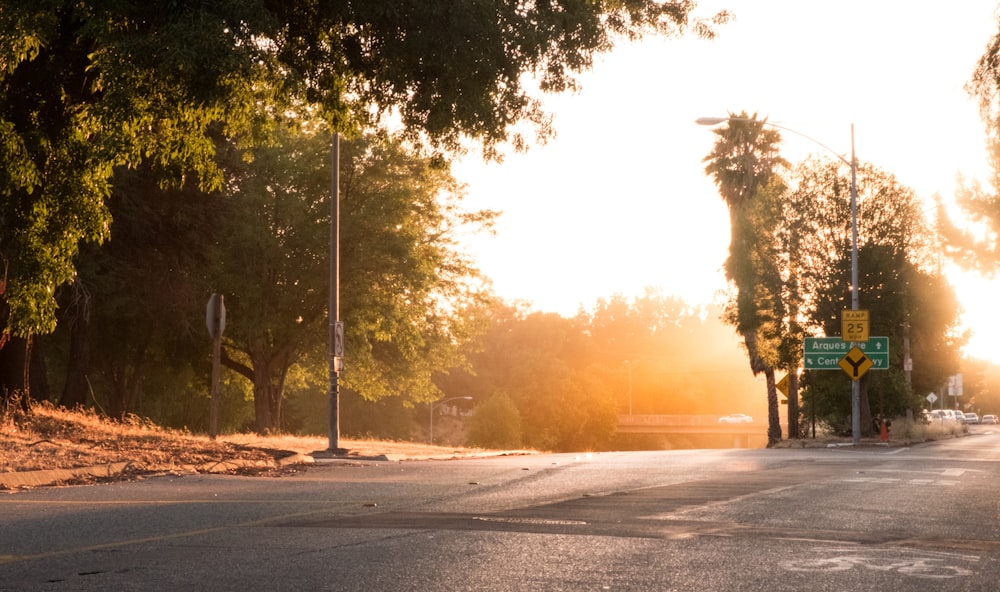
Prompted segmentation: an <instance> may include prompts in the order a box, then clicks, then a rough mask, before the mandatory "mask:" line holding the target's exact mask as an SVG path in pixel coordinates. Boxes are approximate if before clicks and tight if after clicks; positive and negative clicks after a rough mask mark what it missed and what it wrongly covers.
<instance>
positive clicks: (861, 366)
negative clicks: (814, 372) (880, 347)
mask: <svg viewBox="0 0 1000 592" xmlns="http://www.w3.org/2000/svg"><path fill="white" fill-rule="evenodd" d="M874 364H875V363H874V362H872V361H871V359H870V358H869V357H868V356H866V355H865V352H863V351H861V348H859V347H857V346H855V347H852V348H851V349H850V351H848V352H847V355H846V356H844V357H843V358H840V362H838V363H837V365H838V366H840V368H841V369H842V370H843V371H844V372H846V373H847V375H848V376H850V377H851V380H861V377H862V376H864V375H865V373H866V372H868V370H870V369H871V367H872V366H873V365H874Z"/></svg>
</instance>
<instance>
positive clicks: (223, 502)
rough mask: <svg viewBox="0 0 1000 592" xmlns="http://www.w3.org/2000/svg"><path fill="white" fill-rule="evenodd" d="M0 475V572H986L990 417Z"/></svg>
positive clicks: (877, 580) (931, 576)
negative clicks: (694, 437) (193, 470)
mask: <svg viewBox="0 0 1000 592" xmlns="http://www.w3.org/2000/svg"><path fill="white" fill-rule="evenodd" d="M993 427H994V426H982V427H978V428H973V433H972V434H970V435H969V436H968V437H964V438H959V439H955V440H948V441H943V442H937V443H931V444H925V445H920V446H915V447H910V448H881V447H868V448H859V449H853V448H836V449H800V450H789V449H781V450H708V451H705V450H702V451H664V452H629V453H603V454H594V455H586V454H579V455H538V456H514V457H499V458H486V459H469V460H453V461H405V462H345V461H339V460H336V461H329V462H324V463H321V464H319V465H317V466H315V467H312V468H309V469H307V470H305V471H303V472H302V473H299V474H297V475H294V476H286V477H280V478H260V477H248V478H244V477H227V476H201V475H196V476H184V477H156V478H151V479H147V480H144V481H139V482H131V483H120V484H111V485H98V486H88V487H69V488H43V489H37V490H32V491H26V492H19V493H14V494H7V495H0V590H12V591H13V590H17V591H33V590H39V591H53V590H55V591H61V590H84V591H86V590H100V591H111V590H114V591H126V590H143V591H156V590H164V591H167V590H169V591H177V590H212V591H229V590H231V591H238V592H248V591H252V590H297V591H317V590H337V591H353V590H357V591H366V592H369V591H403V590H407V591H409V590H414V591H415V590H429V591H434V590H449V591H450V590H470V591H471V590H475V591H508V590H509V591H524V590H540V591H541V590H544V591H554V590H567V591H570V590H572V591H578V590H650V591H652V590H655V591H668V590H677V591H681V590H699V591H713V590H720V591H722V590H725V591H729V590H734V591H735V590H739V591H741V592H742V591H756V590H760V591H765V590H766V591H768V592H774V591H785V590H787V591H796V592H800V591H802V590H811V591H817V592H824V591H830V592H833V591H838V592H841V591H847V590H850V591H861V590H881V591H885V590H889V591H891V590H919V591H924V590H927V591H938V590H942V591H944V590H964V591H970V590H983V591H987V590H988V591H991V592H992V591H995V590H998V589H1000V501H998V493H1000V487H998V484H1000V429H989V428H993Z"/></svg>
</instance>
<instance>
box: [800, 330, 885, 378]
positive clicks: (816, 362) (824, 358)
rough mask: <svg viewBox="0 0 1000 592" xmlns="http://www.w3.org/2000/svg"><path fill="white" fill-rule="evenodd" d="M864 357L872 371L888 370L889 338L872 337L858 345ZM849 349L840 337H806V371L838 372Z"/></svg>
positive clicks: (849, 345) (847, 343) (847, 342)
mask: <svg viewBox="0 0 1000 592" xmlns="http://www.w3.org/2000/svg"><path fill="white" fill-rule="evenodd" d="M858 348H859V349H860V350H861V351H863V352H864V354H865V357H866V358H868V359H869V360H871V361H872V367H871V369H872V370H888V369H889V338H888V337H872V338H870V339H868V341H862V342H860V343H858ZM850 349H851V343H850V342H849V341H844V340H843V339H841V338H840V337H806V343H805V351H804V352H803V354H804V356H803V357H804V358H805V366H804V367H805V369H806V370H840V369H841V367H840V360H842V359H843V358H844V356H846V355H847V352H848V351H850Z"/></svg>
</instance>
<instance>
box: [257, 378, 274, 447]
mask: <svg viewBox="0 0 1000 592" xmlns="http://www.w3.org/2000/svg"><path fill="white" fill-rule="evenodd" d="M268 374H269V372H268V365H267V364H264V363H262V362H260V361H259V360H254V363H253V411H254V429H255V431H256V432H257V433H258V434H266V433H267V432H269V431H271V430H273V429H274V418H273V417H272V416H271V409H272V406H271V381H270V380H269V376H268Z"/></svg>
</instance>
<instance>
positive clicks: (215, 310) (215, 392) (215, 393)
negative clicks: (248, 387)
mask: <svg viewBox="0 0 1000 592" xmlns="http://www.w3.org/2000/svg"><path fill="white" fill-rule="evenodd" d="M205 326H206V327H208V335H209V336H210V337H211V338H212V387H211V389H212V395H211V397H212V398H211V403H209V416H208V437H209V438H211V439H212V440H214V439H215V436H216V434H217V433H218V429H219V373H220V372H221V369H222V332H223V331H225V329H226V304H225V302H224V301H223V298H222V294H214V293H213V294H212V296H211V297H210V298H209V299H208V305H207V306H206V307H205Z"/></svg>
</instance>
